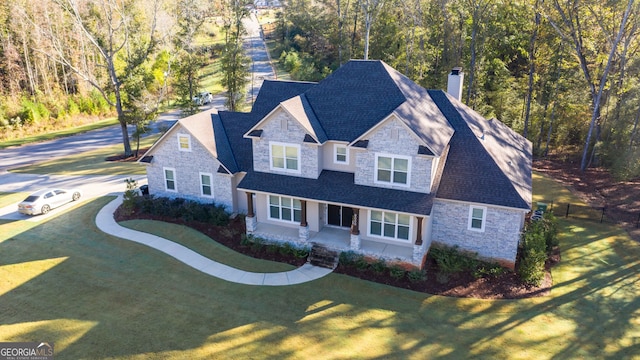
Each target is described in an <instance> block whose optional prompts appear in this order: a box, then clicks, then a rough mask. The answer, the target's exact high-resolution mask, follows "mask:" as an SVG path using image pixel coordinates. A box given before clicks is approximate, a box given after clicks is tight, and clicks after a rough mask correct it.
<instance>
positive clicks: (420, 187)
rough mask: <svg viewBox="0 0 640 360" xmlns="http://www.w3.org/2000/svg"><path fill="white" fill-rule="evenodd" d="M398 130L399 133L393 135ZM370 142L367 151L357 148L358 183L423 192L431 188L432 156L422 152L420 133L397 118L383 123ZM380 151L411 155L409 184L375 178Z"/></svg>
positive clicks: (355, 152)
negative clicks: (377, 154)
mask: <svg viewBox="0 0 640 360" xmlns="http://www.w3.org/2000/svg"><path fill="white" fill-rule="evenodd" d="M395 133H397V134H398V135H397V137H396V138H394V137H393V136H392V135H393V134H395ZM368 140H369V146H368V147H367V149H366V150H364V151H354V152H352V153H351V155H355V156H356V173H355V183H356V184H359V185H368V186H376V187H389V188H394V189H398V190H408V191H415V192H421V193H429V192H430V191H431V168H432V163H433V161H432V158H431V157H425V156H418V147H419V145H420V144H419V143H418V140H417V139H416V137H415V136H414V135H413V134H411V133H410V132H409V130H407V128H406V127H405V126H404V125H402V124H401V123H400V122H399V121H398V120H396V119H395V118H392V119H390V121H387V122H386V123H385V124H383V125H381V126H380V127H379V128H378V129H376V131H375V132H373V133H372V134H371V136H370V137H369V139H368ZM376 153H386V154H390V155H402V156H408V157H411V172H410V174H409V176H410V178H409V184H410V186H409V187H406V186H398V185H395V186H394V185H390V184H389V185H386V184H379V183H376V182H375V169H376Z"/></svg>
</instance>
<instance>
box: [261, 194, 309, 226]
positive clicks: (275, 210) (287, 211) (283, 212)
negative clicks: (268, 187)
mask: <svg viewBox="0 0 640 360" xmlns="http://www.w3.org/2000/svg"><path fill="white" fill-rule="evenodd" d="M269 218H270V219H273V220H281V221H289V222H300V220H301V219H302V205H301V203H300V200H298V199H292V198H290V197H284V196H275V195H269Z"/></svg>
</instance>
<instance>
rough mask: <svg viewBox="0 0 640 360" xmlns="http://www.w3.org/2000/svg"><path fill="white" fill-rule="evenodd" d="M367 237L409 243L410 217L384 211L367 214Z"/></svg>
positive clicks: (372, 211) (373, 211)
mask: <svg viewBox="0 0 640 360" xmlns="http://www.w3.org/2000/svg"><path fill="white" fill-rule="evenodd" d="M369 235H371V236H379V237H383V238H389V239H394V240H403V241H409V238H410V236H411V216H410V215H405V214H397V213H393V212H386V211H376V210H371V211H370V212H369Z"/></svg>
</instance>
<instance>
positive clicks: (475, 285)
mask: <svg viewBox="0 0 640 360" xmlns="http://www.w3.org/2000/svg"><path fill="white" fill-rule="evenodd" d="M114 217H115V219H116V221H125V220H134V219H147V220H158V221H164V222H169V223H174V224H179V225H185V226H189V227H191V228H193V229H195V230H198V231H200V232H202V233H203V234H205V235H207V236H208V237H210V238H211V239H215V241H216V242H218V243H220V244H222V245H224V246H226V247H228V248H230V249H233V250H235V251H237V252H239V253H242V254H246V255H249V256H252V257H255V258H258V259H265V260H271V261H277V262H282V263H288V264H291V265H294V266H297V267H299V266H302V265H303V264H304V263H305V262H306V258H297V257H295V256H291V255H282V254H281V253H279V252H278V251H268V250H267V248H266V247H264V246H263V247H262V248H261V249H259V250H256V249H255V248H254V247H251V246H246V245H245V246H243V245H242V244H241V241H240V239H241V235H239V234H244V232H245V224H244V221H242V219H241V218H236V219H232V220H231V222H230V223H229V225H227V226H213V225H210V224H206V223H199V222H188V223H187V222H185V221H182V220H178V219H175V218H163V217H159V216H151V215H148V214H140V213H132V214H126V213H125V212H123V211H122V210H121V209H118V210H117V211H116V213H115V215H114ZM229 229H231V230H233V231H229ZM234 234H235V235H234ZM559 259H560V253H559V251H557V250H556V252H555V253H554V255H552V256H551V257H550V260H549V261H548V262H547V273H546V276H545V280H544V281H543V283H542V285H541V286H540V287H532V286H526V285H524V284H522V282H521V281H520V279H519V278H518V276H517V275H516V274H515V273H514V272H511V271H506V272H505V273H503V274H502V275H499V276H490V277H484V278H475V277H474V276H473V274H472V273H471V272H470V271H464V272H459V273H455V274H451V275H449V276H448V280H447V281H446V282H442V279H439V277H438V276H437V273H438V269H437V265H436V263H435V262H434V261H433V259H431V258H427V262H426V264H425V271H426V279H425V280H422V281H411V280H409V278H408V277H407V276H406V275H405V276H404V277H402V278H400V279H396V278H394V277H392V276H391V275H390V273H389V271H388V270H386V271H382V272H376V271H374V270H373V269H371V268H369V269H366V270H364V271H363V270H361V269H358V268H357V267H355V266H344V265H342V264H340V265H338V267H337V268H336V269H335V272H336V273H339V274H345V275H349V276H353V277H356V278H359V279H363V280H368V281H373V282H377V283H381V284H387V285H390V286H395V287H399V288H404V289H410V290H413V291H418V292H423V293H428V294H434V295H444V296H451V297H470V298H481V299H520V298H529V297H536V296H546V295H548V294H549V292H550V289H551V285H552V279H551V274H550V272H549V271H548V269H550V267H551V266H553V265H554V264H556V263H557V262H558V261H559ZM439 280H440V281H439Z"/></svg>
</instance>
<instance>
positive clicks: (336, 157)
mask: <svg viewBox="0 0 640 360" xmlns="http://www.w3.org/2000/svg"><path fill="white" fill-rule="evenodd" d="M333 162H334V163H336V164H345V165H346V164H348V163H349V152H348V150H347V147H346V146H345V145H338V144H336V145H334V147H333Z"/></svg>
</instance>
